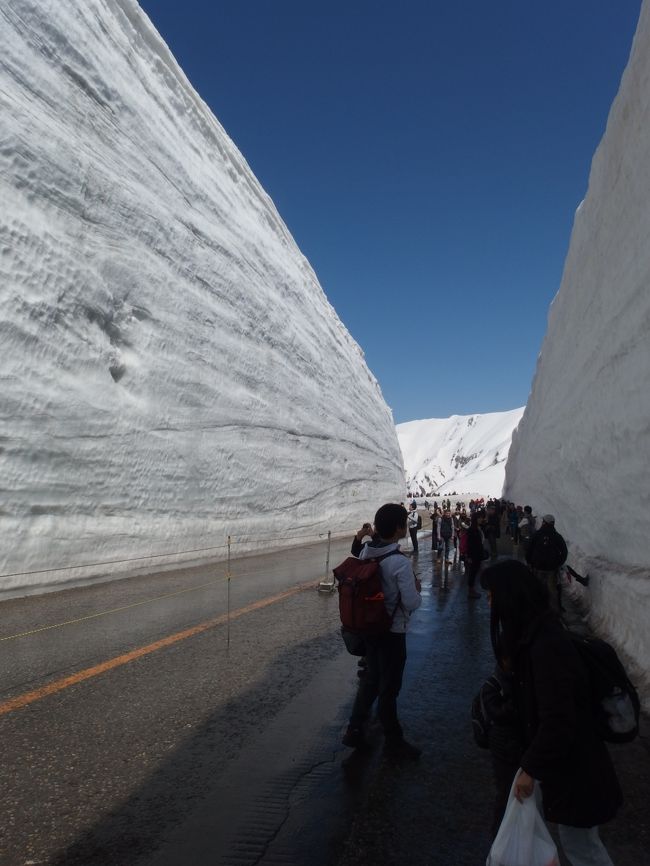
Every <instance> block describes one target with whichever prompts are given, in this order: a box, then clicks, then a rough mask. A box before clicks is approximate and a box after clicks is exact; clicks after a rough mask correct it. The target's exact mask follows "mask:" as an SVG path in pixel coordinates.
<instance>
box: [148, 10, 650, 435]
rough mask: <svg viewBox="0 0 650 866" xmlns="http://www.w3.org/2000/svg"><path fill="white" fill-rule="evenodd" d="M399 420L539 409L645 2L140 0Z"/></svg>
mask: <svg viewBox="0 0 650 866" xmlns="http://www.w3.org/2000/svg"><path fill="white" fill-rule="evenodd" d="M141 5H142V6H143V8H144V9H145V11H146V12H147V14H148V15H149V16H150V18H151V19H152V21H153V23H154V25H155V26H156V27H157V28H158V30H159V31H160V33H161V34H162V36H163V38H164V39H165V40H166V42H167V43H168V44H169V46H170V48H171V50H172V51H173V53H174V55H175V56H176V58H177V60H178V61H179V63H180V65H181V66H182V67H183V69H184V71H185V73H186V74H187V76H188V78H189V79H190V81H191V82H192V84H193V85H194V87H195V88H196V89H197V90H198V92H199V93H200V94H201V96H202V97H203V99H205V101H206V102H207V103H208V104H209V105H210V107H211V108H212V110H213V111H214V113H215V114H216V116H217V117H218V118H219V120H220V122H221V123H222V124H223V126H224V127H225V129H226V131H227V132H228V134H229V135H230V136H231V138H232V139H233V140H234V142H235V144H236V145H237V146H238V147H239V149H240V150H241V151H242V153H243V154H244V156H245V158H246V159H247V161H248V162H249V164H250V166H251V168H252V169H253V171H254V173H255V174H256V176H257V177H258V179H259V180H260V182H261V183H262V185H263V186H264V188H265V189H266V191H267V192H268V193H269V195H270V196H271V198H272V199H273V200H274V202H275V204H276V206H277V208H278V210H279V212H280V214H281V216H282V218H283V219H284V221H285V222H286V223H287V225H288V227H289V229H290V230H291V232H292V234H293V235H294V237H295V239H296V241H297V243H298V245H299V247H300V248H301V250H302V251H303V253H304V254H305V255H306V256H307V258H308V259H309V261H310V262H311V264H312V266H313V267H314V269H315V271H316V273H317V275H318V278H319V280H320V282H321V285H322V286H323V289H324V291H325V292H326V294H327V296H328V298H329V300H330V302H331V303H332V304H333V306H334V307H335V308H336V310H337V312H338V314H339V316H340V317H341V319H342V320H343V322H344V323H345V325H346V326H347V328H348V329H349V330H350V332H351V333H352V335H353V337H354V338H355V339H356V340H357V342H358V343H359V344H360V345H361V347H362V348H363V350H364V352H365V355H366V361H367V363H368V366H369V367H370V369H371V370H372V371H373V373H374V374H375V375H376V376H377V378H378V380H379V382H380V385H381V387H382V391H383V394H384V397H385V399H386V402H387V403H388V405H389V406H390V407H391V408H392V410H393V415H394V418H395V421H396V422H397V423H399V422H402V421H409V420H413V419H417V418H432V417H445V416H447V415H452V414H469V413H472V412H491V411H501V410H505V409H512V408H515V407H516V406H521V405H523V404H524V403H525V402H526V399H527V396H528V392H529V389H530V385H531V380H532V376H533V373H534V370H535V364H536V360H537V355H538V353H539V350H540V348H541V343H542V339H543V336H544V332H545V330H546V316H547V312H548V306H549V304H550V302H551V300H552V298H553V295H554V294H555V292H556V291H557V289H558V287H559V284H560V279H561V275H562V267H563V264H564V259H565V256H566V252H567V248H568V243H569V238H570V233H571V226H572V223H573V216H574V213H575V210H576V208H577V206H578V204H579V203H580V201H581V199H582V198H583V197H584V195H585V193H586V190H587V181H588V176H589V168H590V164H591V159H592V156H593V153H594V151H595V149H596V147H597V145H598V142H599V141H600V139H601V137H602V135H603V132H604V130H605V125H606V121H607V115H608V112H609V108H610V105H611V102H612V100H613V98H614V96H615V94H616V92H617V90H618V86H619V83H620V79H621V75H622V73H623V70H624V68H625V64H626V62H627V59H628V56H629V53H630V48H631V45H632V38H633V35H634V31H635V28H636V23H637V20H638V16H639V10H640V6H641V0H545V2H544V3H528V2H523V0H495V2H490V3H488V2H485V0H464V2H463V0H454V2H450V0H445V2H439V0H402V2H400V3H399V4H398V3H397V2H390V3H389V2H381V0H345V2H343V0H327V2H325V0H219V2H216V0H185V2H183V3H182V4H180V3H178V0H145V2H142V3H141Z"/></svg>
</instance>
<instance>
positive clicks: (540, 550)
mask: <svg viewBox="0 0 650 866" xmlns="http://www.w3.org/2000/svg"><path fill="white" fill-rule="evenodd" d="M533 544H534V545H535V548H534V550H533V556H532V561H531V565H532V566H533V568H537V569H539V571H555V570H556V569H558V568H559V567H560V566H561V565H562V562H563V559H564V556H563V553H562V551H561V550H560V548H559V547H558V545H557V544H556V543H555V538H554V537H553V533H550V532H545V533H544V534H543V535H542V536H541V537H538V538H537V540H536V541H534V542H533Z"/></svg>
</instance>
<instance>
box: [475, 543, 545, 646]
mask: <svg viewBox="0 0 650 866" xmlns="http://www.w3.org/2000/svg"><path fill="white" fill-rule="evenodd" d="M481 586H482V587H483V589H486V590H488V591H489V592H490V593H491V594H492V599H491V602H490V605H491V606H490V639H491V641H492V649H493V650H494V656H495V658H496V660H497V661H502V660H503V659H508V660H512V659H513V658H514V657H515V655H516V654H517V650H518V647H519V643H520V641H521V639H522V638H523V636H524V633H525V631H526V629H527V627H528V626H529V625H530V623H531V622H533V620H535V619H537V617H539V616H541V615H542V614H545V613H548V612H549V611H550V600H549V594H548V589H547V587H546V584H545V583H543V582H542V581H541V580H538V579H537V578H536V577H535V576H534V575H533V573H532V572H531V570H530V569H529V568H528V566H527V565H526V564H525V563H523V562H521V561H520V560H518V559H506V560H503V561H501V562H497V563H495V564H494V565H490V566H488V568H486V569H485V571H484V572H483V574H482V575H481Z"/></svg>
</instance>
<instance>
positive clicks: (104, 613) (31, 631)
mask: <svg viewBox="0 0 650 866" xmlns="http://www.w3.org/2000/svg"><path fill="white" fill-rule="evenodd" d="M257 574H259V571H238V572H236V573H235V574H232V573H231V574H230V575H228V574H227V573H225V574H223V575H222V576H221V577H215V578H214V579H213V580H209V581H208V582H207V583H201V584H199V585H198V586H188V587H186V588H185V589H179V590H176V591H175V592H168V593H166V594H165V595H154V596H153V597H152V598H145V599H143V600H142V601H134V602H133V604H125V605H122V606H121V607H112V608H109V609H108V610H100V611H98V612H97V613H89V614H87V615H86V616H79V617H76V619H66V620H64V621H63V622H55V623H53V624H52V625H42V626H39V627H38V628H31V629H28V630H27V631H19V632H17V633H16V634H9V635H6V637H0V643H2V642H3V641H8V640H16V639H17V638H19V637H29V636H30V635H33V634H40V632H42V631H50V630H51V629H54V628H63V627H64V626H66V625H75V624H76V623H79V622H86V621H87V620H89V619H97V617H100V616H108V615H109V614H111V613H120V612H121V611H123V610H131V608H134V607H139V606H140V605H142V604H153V602H154V601H162V600H164V599H166V598H173V597H174V596H176V595H183V594H184V593H186V592H197V591H198V590H199V589H206V587H208V586H213V585H214V584H215V583H223V582H225V581H227V580H228V577H229V576H230V579H231V580H239V579H240V578H241V577H251V576H252V575H257Z"/></svg>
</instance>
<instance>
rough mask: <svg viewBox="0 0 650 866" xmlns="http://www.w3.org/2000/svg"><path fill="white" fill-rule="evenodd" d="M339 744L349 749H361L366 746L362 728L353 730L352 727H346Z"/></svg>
mask: <svg viewBox="0 0 650 866" xmlns="http://www.w3.org/2000/svg"><path fill="white" fill-rule="evenodd" d="M341 742H342V743H343V745H344V746H348V747H349V748H350V749H363V748H364V747H365V746H366V738H365V737H364V735H363V728H353V727H352V725H348V727H347V730H346V732H345V733H344V734H343V739H342V740H341Z"/></svg>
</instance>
